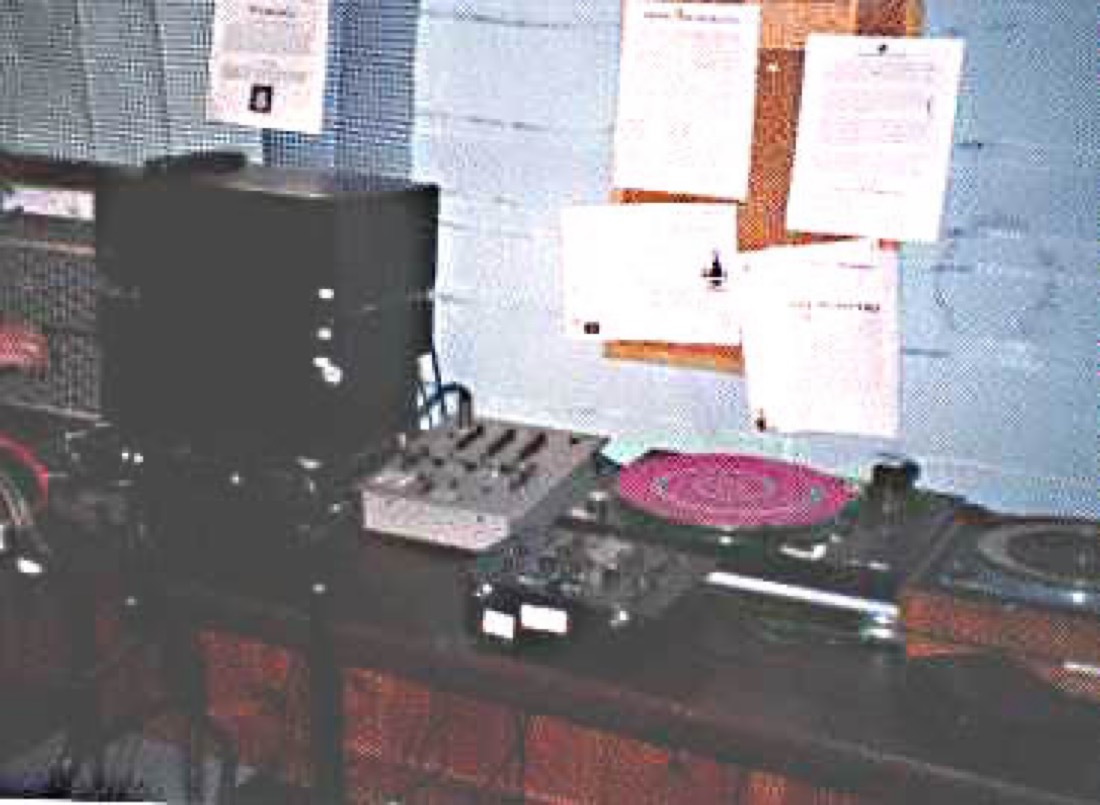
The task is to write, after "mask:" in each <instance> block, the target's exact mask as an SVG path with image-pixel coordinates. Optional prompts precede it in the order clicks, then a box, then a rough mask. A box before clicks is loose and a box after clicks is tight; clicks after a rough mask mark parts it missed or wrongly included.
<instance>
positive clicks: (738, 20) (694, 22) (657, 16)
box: [614, 0, 760, 199]
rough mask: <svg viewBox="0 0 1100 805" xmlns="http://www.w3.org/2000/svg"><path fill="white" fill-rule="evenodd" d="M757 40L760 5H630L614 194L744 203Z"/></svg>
mask: <svg viewBox="0 0 1100 805" xmlns="http://www.w3.org/2000/svg"><path fill="white" fill-rule="evenodd" d="M759 39H760V6H758V5H725V4H713V3H676V4H673V3H668V2H652V0H630V2H628V3H627V5H626V9H625V17H624V20H623V39H622V53H621V59H620V66H619V107H618V117H617V121H616V126H615V170H614V174H615V175H614V184H615V186H616V187H623V188H633V189H638V190H663V191H669V192H685V193H695V194H698V195H705V196H714V197H717V198H730V199H744V198H745V196H746V194H747V192H748V184H749V164H750V156H751V147H752V129H753V115H754V107H755V103H756V54H757V49H758V44H759Z"/></svg>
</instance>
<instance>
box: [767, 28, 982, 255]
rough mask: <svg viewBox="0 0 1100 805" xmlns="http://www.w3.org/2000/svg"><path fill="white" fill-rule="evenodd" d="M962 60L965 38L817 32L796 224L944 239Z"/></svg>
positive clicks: (801, 119)
mask: <svg viewBox="0 0 1100 805" xmlns="http://www.w3.org/2000/svg"><path fill="white" fill-rule="evenodd" d="M962 60H963V42H962V40H959V39H911V38H900V37H874V36H852V35H840V34H812V35H811V36H810V37H809V40H808V42H807V45H806V66H805V70H804V79H803V87H802V100H801V106H800V109H799V116H798V136H797V141H796V143H795V154H794V168H793V172H792V176H791V191H790V200H789V202H788V205H787V228H788V229H790V230H792V231H799V232H816V233H822V234H835V235H860V236H864V237H873V238H886V239H890V240H900V241H923V242H932V241H935V240H937V238H938V237H939V229H940V219H941V217H942V213H943V204H944V197H945V193H946V189H947V177H948V170H949V167H950V160H951V146H952V142H953V139H952V138H953V133H954V124H955V110H956V105H957V100H958V89H959V75H960V73H961V70H962Z"/></svg>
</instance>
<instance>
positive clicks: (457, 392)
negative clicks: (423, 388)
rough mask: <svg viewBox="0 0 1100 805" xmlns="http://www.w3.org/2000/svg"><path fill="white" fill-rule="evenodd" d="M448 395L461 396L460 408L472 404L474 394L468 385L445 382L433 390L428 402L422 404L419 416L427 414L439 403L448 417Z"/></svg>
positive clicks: (444, 414)
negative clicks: (446, 402)
mask: <svg viewBox="0 0 1100 805" xmlns="http://www.w3.org/2000/svg"><path fill="white" fill-rule="evenodd" d="M448 395H454V396H457V397H458V398H459V408H460V410H461V408H462V406H464V405H466V406H472V404H473V399H474V395H473V394H472V393H471V392H470V390H469V389H468V388H466V386H464V385H462V384H461V383H444V384H443V385H442V386H439V387H438V388H436V390H435V391H434V392H432V394H431V396H430V397H428V401H427V403H426V404H425V405H423V406H421V408H420V411H419V412H418V413H419V416H425V415H427V413H428V412H429V411H431V409H432V408H434V407H435V406H437V405H438V406H440V408H441V409H442V411H443V416H444V417H446V416H447V408H446V405H445V400H446V397H447V396H448Z"/></svg>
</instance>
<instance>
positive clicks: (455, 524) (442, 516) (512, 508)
mask: <svg viewBox="0 0 1100 805" xmlns="http://www.w3.org/2000/svg"><path fill="white" fill-rule="evenodd" d="M605 441H606V440H604V439H602V438H600V437H598V436H591V435H585V434H579V433H574V432H571V431H563V430H555V429H552V428H543V427H537V426H533V425H526V424H520V423H515V422H506V421H503V420H494V419H485V418H479V419H476V420H472V421H468V422H462V421H459V420H453V421H450V422H446V423H444V424H443V425H441V426H439V427H436V428H433V429H431V430H427V431H421V432H418V433H415V434H413V435H411V436H406V437H402V438H401V439H400V440H399V443H398V449H397V451H396V452H395V454H394V455H393V456H391V457H390V459H389V461H387V462H386V463H385V464H384V465H383V466H382V468H381V469H380V470H378V471H376V472H374V473H373V474H372V475H370V476H368V477H367V478H366V479H365V480H364V481H363V485H362V493H363V495H362V500H363V524H364V526H365V528H366V529H367V530H368V531H374V532H381V533H384V534H390V535H394V536H399V537H405V538H408V539H414V540H419V541H423V542H430V543H434V544H439V545H447V546H451V547H454V548H460V549H463V550H469V551H481V550H484V549H486V548H488V547H490V546H491V545H493V544H495V543H497V542H499V541H501V540H503V539H505V538H507V537H508V536H510V535H512V534H514V533H515V532H516V531H517V530H520V529H524V528H530V527H537V526H540V525H546V524H548V523H550V522H551V521H552V520H553V519H554V518H556V517H557V516H559V515H560V514H561V513H562V512H564V511H565V510H566V509H567V508H569V506H571V505H572V504H574V503H575V502H576V501H578V500H580V499H581V498H582V497H583V496H584V494H585V492H586V491H587V490H588V489H589V488H590V487H591V486H592V484H593V482H594V481H593V479H594V475H595V468H594V458H595V455H596V454H597V453H598V452H599V450H600V449H601V448H602V447H603V445H604V444H605Z"/></svg>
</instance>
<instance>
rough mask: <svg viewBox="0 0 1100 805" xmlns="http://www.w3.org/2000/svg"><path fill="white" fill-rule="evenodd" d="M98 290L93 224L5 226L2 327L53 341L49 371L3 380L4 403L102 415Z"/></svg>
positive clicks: (13, 221)
mask: <svg viewBox="0 0 1100 805" xmlns="http://www.w3.org/2000/svg"><path fill="white" fill-rule="evenodd" d="M97 284H98V279H97V273H96V267H95V229H94V226H93V224H92V223H91V222H87V221H71V220H66V219H61V218H49V217H44V216H33V215H18V214H16V215H10V216H5V217H3V218H0V319H15V320H19V321H23V322H26V323H29V324H32V325H34V326H35V327H37V328H39V329H41V330H42V331H43V332H44V333H45V334H46V336H47V338H48V340H49V366H48V368H46V369H45V370H43V371H41V372H35V373H32V374H29V375H28V374H25V373H18V374H6V375H0V403H7V404H12V405H21V406H27V407H34V408H44V409H52V410H58V411H64V412H67V413H76V414H89V415H95V414H98V413H99V410H100V401H99V372H100V350H99V344H98V341H97V335H96V332H97V330H96V298H97Z"/></svg>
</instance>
